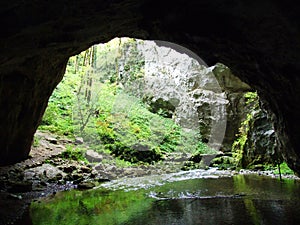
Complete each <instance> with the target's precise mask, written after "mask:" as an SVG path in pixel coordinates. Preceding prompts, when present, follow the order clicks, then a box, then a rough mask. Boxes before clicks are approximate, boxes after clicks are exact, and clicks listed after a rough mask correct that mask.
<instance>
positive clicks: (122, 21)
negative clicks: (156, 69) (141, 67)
mask: <svg viewBox="0 0 300 225" xmlns="http://www.w3.org/2000/svg"><path fill="white" fill-rule="evenodd" d="M299 10H300V6H299V4H297V3H295V2H294V1H275V0H266V1H258V0H254V1H227V0H226V1H225V0H217V1H210V0H202V1H198V0H191V1H182V0H174V1H169V0H166V1H155V0H152V1H148V0H141V1H137V0H112V1H104V0H103V1H94V0H88V1H83V0H78V1H76V3H73V4H70V2H69V1H66V0H61V1H58V0H54V1H44V2H42V3H39V4H37V2H31V1H19V0H11V1H5V2H2V3H1V11H0V17H1V18H0V25H1V27H2V30H1V35H0V107H1V112H0V128H1V131H0V137H1V139H0V146H1V150H0V161H1V164H7V163H13V162H16V161H19V160H22V159H24V158H26V157H27V155H28V153H29V151H30V144H31V141H32V137H33V134H34V132H35V130H36V128H37V126H38V123H39V121H40V119H41V117H42V115H43V112H44V110H45V108H46V105H47V100H48V98H49V96H50V95H51V93H52V91H53V89H54V87H55V86H56V85H57V84H58V83H59V81H60V80H61V79H62V76H63V73H64V68H65V65H66V62H67V59H68V57H70V56H71V55H74V54H76V53H79V52H80V51H82V50H84V49H86V48H87V47H89V46H90V45H92V44H94V43H97V42H98V43H99V42H102V43H103V42H107V41H109V40H110V39H112V38H114V37H116V36H119V37H122V36H128V37H136V38H141V39H152V40H154V39H156V40H166V41H171V42H176V43H177V44H180V45H183V46H185V47H187V48H189V49H191V50H192V51H193V52H195V53H196V54H198V55H199V56H200V57H201V58H202V59H203V60H204V61H205V62H206V63H207V64H208V65H209V66H211V65H214V64H215V63H216V62H221V63H224V64H225V65H227V66H229V67H230V68H231V69H232V71H233V74H235V75H237V76H239V78H240V79H241V80H242V81H245V82H246V83H247V84H249V85H250V86H251V87H252V88H254V89H256V90H258V92H259V95H260V97H261V99H262V100H263V101H264V103H266V109H267V111H268V114H269V115H270V117H271V118H272V120H273V121H274V122H275V130H276V132H277V133H278V137H279V142H278V145H279V146H280V147H281V149H283V154H284V158H285V160H287V162H288V164H289V166H290V167H291V168H293V169H294V170H295V171H297V172H300V150H299V149H300V142H299V139H300V130H299V125H298V123H297V122H296V121H298V120H297V119H298V116H299V111H300V98H299V96H300V79H299V73H300V43H299V38H298V37H299V33H300V19H299Z"/></svg>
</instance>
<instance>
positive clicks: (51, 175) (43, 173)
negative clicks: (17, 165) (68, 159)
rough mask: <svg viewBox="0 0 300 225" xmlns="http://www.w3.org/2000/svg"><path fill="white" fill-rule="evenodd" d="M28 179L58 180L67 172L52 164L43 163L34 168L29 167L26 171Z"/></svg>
mask: <svg viewBox="0 0 300 225" xmlns="http://www.w3.org/2000/svg"><path fill="white" fill-rule="evenodd" d="M24 174H25V179H26V180H34V179H37V178H38V179H41V180H51V181H56V180H57V179H58V178H63V177H65V176H66V174H65V173H64V172H63V171H61V170H60V169H58V168H57V167H55V166H53V165H51V164H43V165H42V166H38V167H35V168H32V169H28V170H26V171H25V172H24Z"/></svg>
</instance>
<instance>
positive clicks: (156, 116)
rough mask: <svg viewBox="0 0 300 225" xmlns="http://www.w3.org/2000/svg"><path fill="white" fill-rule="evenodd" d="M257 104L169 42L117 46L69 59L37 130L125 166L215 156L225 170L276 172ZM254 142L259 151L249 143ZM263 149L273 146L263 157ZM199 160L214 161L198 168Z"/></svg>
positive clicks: (225, 73)
mask: <svg viewBox="0 0 300 225" xmlns="http://www.w3.org/2000/svg"><path fill="white" fill-rule="evenodd" d="M258 102H259V101H258V96H257V94H256V92H255V91H254V90H253V89H252V88H251V87H250V86H249V85H247V84H246V83H244V82H242V81H241V80H240V79H239V78H237V77H236V76H234V75H233V74H232V73H231V71H230V69H229V68H228V67H226V66H225V65H223V64H221V63H217V64H216V65H214V66H211V67H208V66H207V65H206V63H205V62H204V61H203V60H202V59H201V58H200V57H199V56H197V55H196V54H194V53H193V52H191V51H190V50H188V49H186V48H184V47H182V46H179V45H177V44H174V43H170V42H165V41H148V40H139V39H132V38H115V39H113V40H111V41H110V42H108V43H105V44H99V45H94V46H92V47H91V48H89V49H87V50H85V51H83V52H82V53H80V54H78V55H76V56H73V57H71V58H70V59H69V61H68V65H67V69H66V73H65V77H64V79H63V81H62V82H61V83H60V84H59V86H58V87H57V88H56V90H55V91H54V93H53V95H52V96H51V98H50V100H49V105H48V108H47V110H46V113H45V115H44V117H43V120H42V123H41V126H40V129H42V130H49V131H51V132H57V133H59V134H64V135H67V136H72V137H75V138H77V142H80V143H81V142H83V143H84V145H82V146H81V147H77V148H79V149H80V150H82V151H86V150H87V148H92V149H93V150H94V151H96V152H98V153H101V154H102V153H108V154H110V155H113V156H116V157H117V160H118V163H120V164H124V165H130V164H131V163H141V162H142V163H153V162H156V161H160V160H162V159H165V158H166V156H169V155H172V153H182V155H180V156H178V155H177V156H176V157H173V156H172V157H173V158H172V160H175V158H176V160H178V158H179V159H180V161H182V162H185V161H187V160H189V159H190V158H191V157H192V158H194V161H195V162H196V163H199V162H200V161H202V164H201V165H197V166H196V167H195V165H194V163H195V162H192V163H191V164H192V165H191V166H190V167H189V166H188V167H187V168H186V169H191V168H198V167H199V166H200V167H206V166H210V164H211V160H212V159H213V158H214V157H215V156H219V157H221V158H220V159H218V160H215V165H221V166H222V167H223V168H227V167H235V166H240V167H247V166H249V165H250V166H251V164H252V163H253V162H254V161H257V159H259V162H256V163H258V164H261V163H264V162H268V163H273V164H274V160H277V159H278V155H277V150H276V149H275V147H274V146H276V145H275V144H274V143H275V142H276V140H275V137H274V129H273V128H272V126H268V125H266V124H268V121H267V118H265V117H266V115H265V114H263V113H262V111H261V110H260V107H259V104H258ZM254 111H255V112H256V111H257V112H258V113H256V114H255V113H253V112H254ZM258 114H259V115H258ZM254 117H257V118H254ZM263 120H264V122H261V121H263ZM257 121H260V123H261V124H259V123H256V122H257ZM241 124H242V126H241ZM257 125H258V127H259V128H258V129H257V130H255V129H256V128H255V126H257ZM251 129H252V130H251ZM250 131H251V132H250ZM249 135H253V137H250V138H249V137H248V136H249ZM257 135H260V137H259V138H260V139H262V141H260V142H259V143H264V144H265V146H258V145H257V144H256V141H255V140H253V138H256V139H257ZM251 138H252V139H251ZM267 139H268V140H269V141H265V140H267ZM264 141H265V142H264ZM85 145H87V146H88V147H87V146H85ZM266 146H267V147H270V146H273V148H272V147H270V150H269V152H270V154H269V155H268V156H267V157H265V156H264V155H265V154H264V153H265V152H266V151H265V148H266ZM81 148H82V149H81ZM256 148H258V149H259V151H258V150H257V149H256ZM79 152H80V151H79ZM244 152H245V153H244ZM248 152H250V156H249V154H248ZM204 154H208V155H213V156H212V157H208V159H205V160H204V159H203V160H201V159H202V155H204ZM196 155H198V156H196ZM199 155H201V156H199ZM274 155H275V156H274ZM246 156H247V157H246ZM269 156H270V157H269ZM203 163H204V164H203Z"/></svg>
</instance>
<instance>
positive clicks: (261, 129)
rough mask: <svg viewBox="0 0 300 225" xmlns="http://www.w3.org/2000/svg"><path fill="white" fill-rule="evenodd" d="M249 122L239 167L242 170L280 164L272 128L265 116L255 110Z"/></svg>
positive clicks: (280, 160) (259, 110) (280, 159)
mask: <svg viewBox="0 0 300 225" xmlns="http://www.w3.org/2000/svg"><path fill="white" fill-rule="evenodd" d="M251 113H252V119H251V120H250V121H249V131H248V133H247V141H246V143H245V146H244V149H243V156H242V159H241V162H240V163H241V166H242V167H243V168H247V167H251V166H255V165H262V164H265V163H268V164H273V165H275V164H277V163H280V162H282V157H281V155H280V149H279V148H278V141H277V137H276V135H275V131H274V127H273V124H272V122H271V121H270V119H269V118H268V117H267V114H266V113H265V112H264V111H263V110H261V109H259V108H257V109H255V110H253V111H252V112H251Z"/></svg>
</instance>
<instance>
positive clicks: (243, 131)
mask: <svg viewBox="0 0 300 225" xmlns="http://www.w3.org/2000/svg"><path fill="white" fill-rule="evenodd" d="M244 97H245V98H246V104H247V105H252V108H253V109H257V108H258V107H259V105H258V95H257V93H256V92H247V93H246V94H245V96H244ZM252 118H253V114H252V112H250V113H248V114H247V117H246V119H245V120H244V121H243V122H242V123H241V127H240V129H239V133H238V134H237V139H236V140H235V141H234V143H233V145H232V152H233V156H234V159H235V164H236V166H237V167H241V163H242V157H243V152H244V147H245V144H246V141H247V138H248V131H249V129H250V121H251V120H252Z"/></svg>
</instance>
